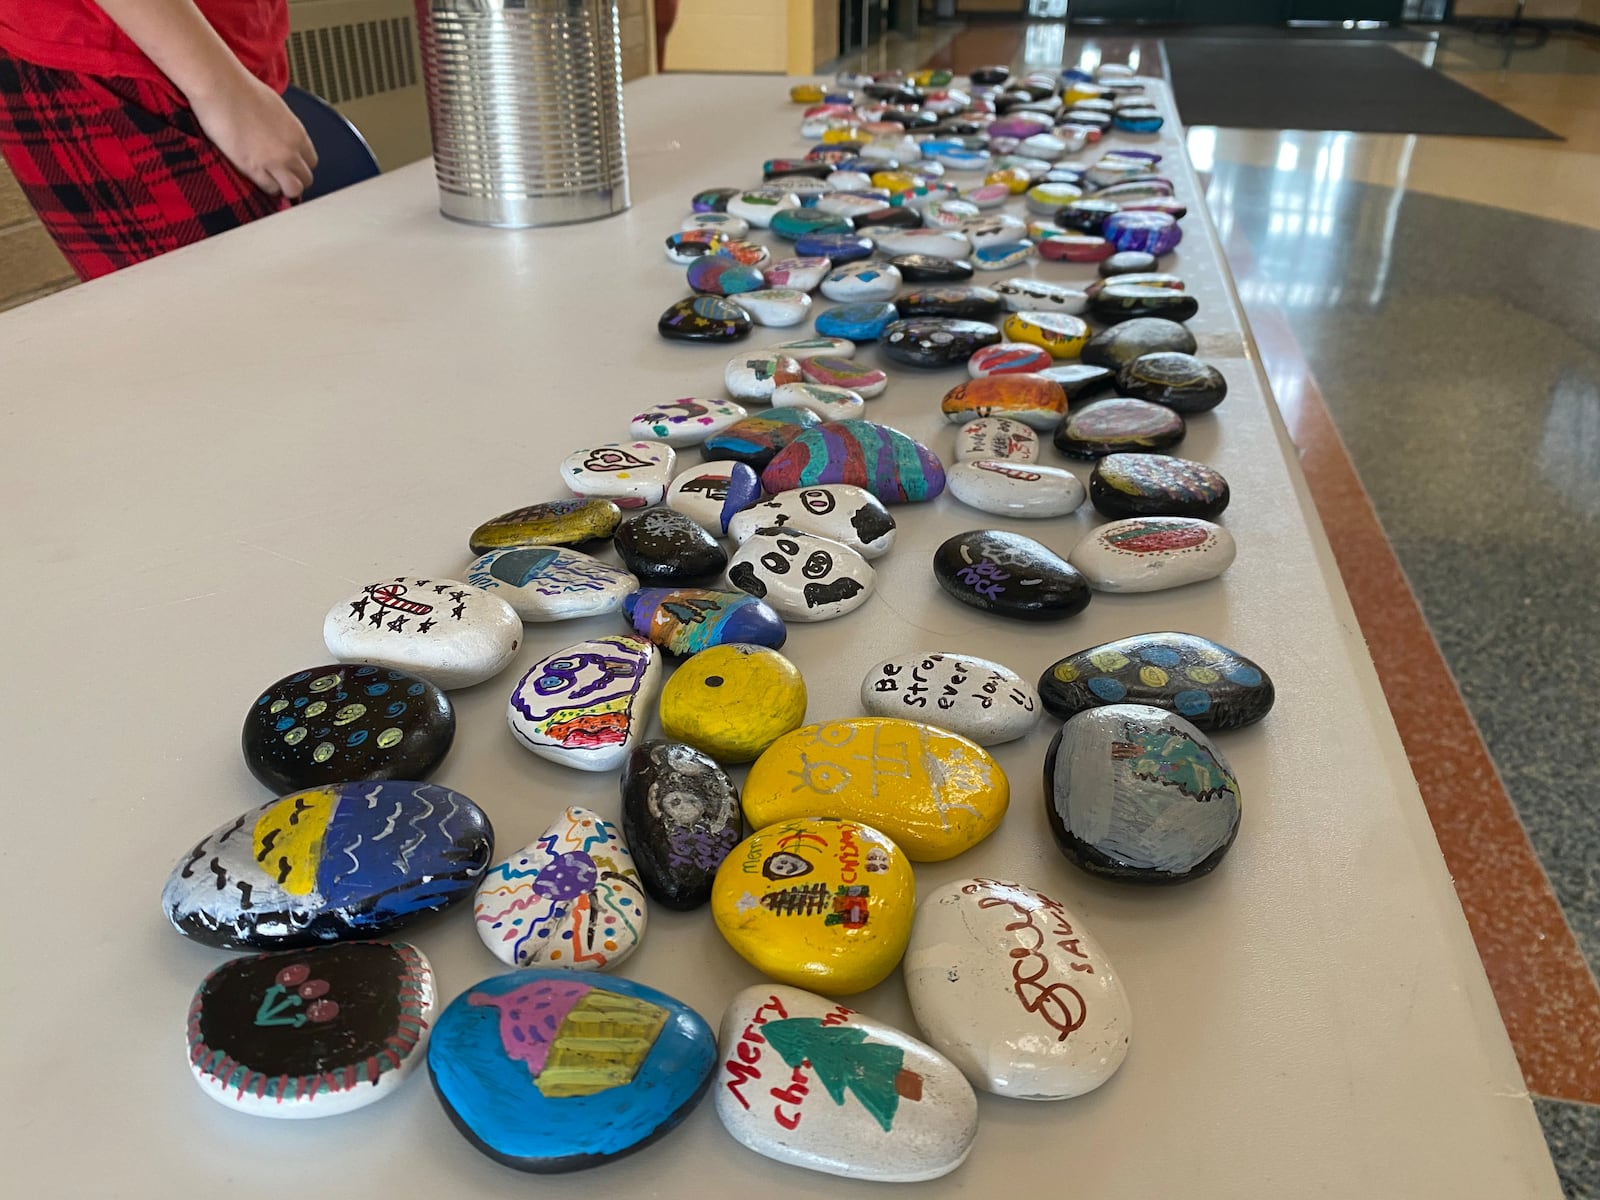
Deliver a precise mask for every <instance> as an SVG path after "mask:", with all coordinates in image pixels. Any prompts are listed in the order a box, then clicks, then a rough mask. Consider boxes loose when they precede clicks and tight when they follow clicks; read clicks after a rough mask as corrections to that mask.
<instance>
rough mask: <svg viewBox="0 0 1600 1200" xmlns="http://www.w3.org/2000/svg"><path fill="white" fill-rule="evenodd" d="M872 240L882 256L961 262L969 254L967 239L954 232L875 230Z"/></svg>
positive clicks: (969, 243)
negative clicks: (910, 255)
mask: <svg viewBox="0 0 1600 1200" xmlns="http://www.w3.org/2000/svg"><path fill="white" fill-rule="evenodd" d="M871 237H872V240H873V242H874V243H875V244H876V245H877V247H878V249H879V250H881V251H882V252H883V253H884V254H887V255H890V256H893V255H899V254H929V255H932V256H933V257H934V258H960V259H964V258H966V257H967V255H969V254H970V253H971V252H972V243H971V242H970V241H969V240H968V239H967V235H966V234H964V233H962V232H961V231H960V230H956V229H885V228H883V227H882V226H874V227H873V228H872V230H871Z"/></svg>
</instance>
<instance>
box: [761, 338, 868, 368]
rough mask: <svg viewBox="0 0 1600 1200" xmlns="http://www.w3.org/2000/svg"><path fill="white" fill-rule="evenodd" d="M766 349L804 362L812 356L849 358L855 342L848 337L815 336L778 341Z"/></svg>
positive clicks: (854, 347)
mask: <svg viewBox="0 0 1600 1200" xmlns="http://www.w3.org/2000/svg"><path fill="white" fill-rule="evenodd" d="M767 349H768V351H769V352H770V353H772V354H787V355H788V356H789V357H790V358H796V359H799V360H800V361H801V362H802V363H804V362H806V361H807V360H809V359H813V358H850V357H852V356H853V355H854V354H855V352H856V344H855V343H854V342H852V341H851V340H850V339H849V338H842V337H822V336H817V337H806V338H795V339H794V340H792V341H788V342H779V343H778V344H777V345H776V346H768V347H767Z"/></svg>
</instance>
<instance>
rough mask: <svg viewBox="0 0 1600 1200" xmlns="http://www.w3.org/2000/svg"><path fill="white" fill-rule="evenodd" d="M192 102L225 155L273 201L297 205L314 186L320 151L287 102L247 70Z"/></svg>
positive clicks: (191, 99)
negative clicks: (279, 198) (274, 198)
mask: <svg viewBox="0 0 1600 1200" xmlns="http://www.w3.org/2000/svg"><path fill="white" fill-rule="evenodd" d="M231 75H232V77H231V78H230V79H229V81H228V83H227V85H226V86H225V87H223V88H220V89H218V90H217V91H216V92H215V93H212V94H206V95H191V96H190V97H189V103H190V104H191V105H192V106H193V108H194V115H195V117H196V118H197V119H198V120H199V122H200V128H201V129H203V130H204V131H205V135H206V136H207V137H208V138H210V139H211V140H212V141H213V142H215V143H216V146H217V149H219V150H221V151H222V153H223V156H224V157H225V158H226V159H227V160H228V161H229V162H231V163H232V164H233V165H234V166H235V167H237V168H238V169H239V170H240V171H241V172H242V173H243V174H244V175H245V176H247V177H248V178H249V179H250V181H251V182H252V183H254V184H255V185H256V186H257V187H258V188H260V189H261V190H262V191H263V192H266V193H267V194H268V195H269V196H277V195H283V196H287V197H289V199H291V200H293V199H295V198H297V197H298V196H299V195H300V194H301V193H302V192H304V191H305V190H306V188H307V187H309V186H310V185H311V172H312V169H313V168H314V167H315V166H316V165H317V152H316V150H315V149H314V148H313V147H312V145H311V139H310V138H309V137H308V136H306V129H305V126H304V125H302V124H300V122H299V120H298V119H297V118H296V117H295V115H294V114H293V113H292V112H290V111H289V106H288V105H287V104H285V103H284V102H283V98H282V97H281V96H279V95H278V94H277V93H276V92H274V91H273V90H272V89H271V88H269V87H268V86H267V85H266V84H264V83H262V82H261V81H260V80H259V79H257V78H256V77H255V76H254V75H251V74H249V73H248V72H245V71H242V70H241V71H237V72H232V73H231Z"/></svg>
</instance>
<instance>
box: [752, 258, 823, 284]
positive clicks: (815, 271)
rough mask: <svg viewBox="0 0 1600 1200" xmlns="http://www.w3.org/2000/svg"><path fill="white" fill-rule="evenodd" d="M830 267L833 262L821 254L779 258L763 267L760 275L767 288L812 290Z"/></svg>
mask: <svg viewBox="0 0 1600 1200" xmlns="http://www.w3.org/2000/svg"><path fill="white" fill-rule="evenodd" d="M832 269H833V263H832V262H830V261H829V260H828V259H827V258H825V257H823V256H822V255H813V256H811V257H807V258H780V259H778V260H777V261H776V262H770V263H768V264H767V265H766V266H765V267H763V268H762V269H761V277H762V279H763V280H765V282H766V285H767V286H768V287H769V288H779V287H787V288H794V289H796V290H797V291H802V292H813V291H816V289H817V285H818V284H819V283H821V282H822V280H823V278H824V277H825V276H826V275H827V274H828V272H829V271H831V270H832Z"/></svg>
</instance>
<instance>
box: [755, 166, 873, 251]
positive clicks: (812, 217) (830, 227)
mask: <svg viewBox="0 0 1600 1200" xmlns="http://www.w3.org/2000/svg"><path fill="white" fill-rule="evenodd" d="M817 182H818V183H819V184H820V183H821V180H818V181H817ZM783 190H785V191H789V192H791V193H792V194H795V195H801V196H803V195H804V194H805V193H806V192H807V191H809V190H810V185H807V186H806V187H803V188H793V187H790V188H784V189H783ZM822 190H824V191H825V190H827V189H826V185H823V188H822ZM802 203H803V201H802ZM768 228H770V229H771V230H772V232H773V235H774V236H776V237H780V238H783V239H784V240H785V241H790V242H792V241H794V240H795V239H796V238H799V237H803V236H804V235H805V234H808V233H850V232H851V231H852V230H853V229H854V228H855V226H854V225H853V224H852V223H851V221H850V218H849V217H841V216H839V215H838V214H837V213H830V212H823V211H822V210H820V209H816V208H791V209H786V210H784V211H782V212H777V213H774V214H773V215H772V220H771V222H770V223H769V225H768Z"/></svg>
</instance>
